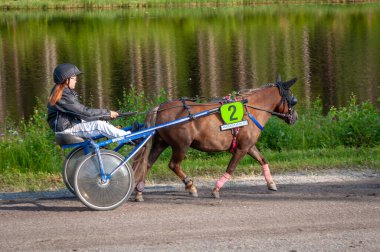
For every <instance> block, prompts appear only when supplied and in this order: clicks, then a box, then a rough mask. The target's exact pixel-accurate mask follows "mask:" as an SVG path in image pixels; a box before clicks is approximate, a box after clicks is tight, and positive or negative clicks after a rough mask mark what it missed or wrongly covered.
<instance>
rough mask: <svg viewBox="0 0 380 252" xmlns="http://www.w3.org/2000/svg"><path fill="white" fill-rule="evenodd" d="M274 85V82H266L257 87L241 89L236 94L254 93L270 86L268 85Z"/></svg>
mask: <svg viewBox="0 0 380 252" xmlns="http://www.w3.org/2000/svg"><path fill="white" fill-rule="evenodd" d="M275 85H276V84H274V83H268V84H266V85H264V86H262V87H259V88H251V89H242V90H240V91H238V94H239V95H242V96H244V95H250V94H252V93H256V92H258V91H260V90H263V89H267V88H270V87H274V86H275Z"/></svg>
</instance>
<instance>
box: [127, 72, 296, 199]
mask: <svg viewBox="0 0 380 252" xmlns="http://www.w3.org/2000/svg"><path fill="white" fill-rule="evenodd" d="M296 81H297V78H294V79H291V80H289V81H285V82H282V81H281V80H280V79H279V78H278V79H277V80H276V82H275V83H269V84H267V85H265V86H263V87H261V88H257V89H248V90H241V91H239V92H238V95H237V98H239V100H241V101H244V103H243V106H244V114H243V119H244V120H246V121H247V122H249V123H248V125H246V126H243V127H238V130H236V128H235V129H232V130H223V131H222V130H221V128H220V127H221V125H223V119H222V117H221V114H220V113H214V114H211V115H208V116H207V117H204V118H197V119H194V120H190V121H188V122H186V123H183V124H178V125H175V126H170V127H164V128H161V129H158V130H157V131H156V134H155V135H154V136H153V139H152V140H151V142H149V143H148V144H147V145H146V146H144V148H143V150H142V151H140V152H139V153H138V154H137V156H136V158H135V159H134V162H133V164H132V167H133V170H134V171H135V181H136V187H135V200H136V201H144V198H143V195H142V192H143V190H144V186H145V182H144V181H145V177H146V174H147V173H148V172H149V170H150V169H151V168H152V166H153V164H154V163H155V161H156V160H157V158H158V157H159V156H160V154H161V153H162V152H163V151H164V150H165V149H166V148H168V147H169V146H170V147H171V149H172V156H171V159H170V162H169V168H170V169H171V170H172V171H173V172H174V173H175V174H176V175H177V176H178V177H179V178H180V179H181V180H182V181H183V183H184V184H185V188H186V190H187V191H188V192H189V194H190V195H192V196H194V197H197V196H198V193H197V188H196V186H195V183H194V182H193V180H192V179H191V178H190V177H188V176H187V175H186V174H185V173H184V172H183V171H182V169H181V162H182V160H183V159H184V158H185V155H186V153H187V151H188V150H189V148H194V149H197V150H200V151H203V152H220V151H229V150H230V152H231V153H232V157H231V159H230V162H229V164H228V166H227V169H226V171H225V173H224V174H223V175H222V176H221V177H220V178H219V179H218V180H217V181H216V183H215V186H214V188H213V190H212V196H214V197H215V198H219V197H220V190H221V188H222V187H223V185H224V184H225V182H227V181H228V179H229V178H230V177H231V175H232V174H233V172H234V170H235V168H236V166H237V165H238V163H239V161H240V160H241V159H242V158H243V157H244V156H245V155H246V154H248V155H249V156H251V157H252V158H254V159H255V160H257V161H258V162H259V163H260V165H261V167H262V171H263V174H264V178H265V181H266V183H267V187H268V189H269V190H273V191H276V190H277V186H276V184H275V182H274V181H273V179H272V176H271V173H270V169H269V165H268V162H267V160H266V159H265V158H264V156H263V155H262V154H261V153H260V151H259V150H258V148H257V147H256V143H257V141H258V139H259V137H260V134H261V132H262V130H263V128H264V126H265V124H266V123H267V122H268V120H269V118H270V117H271V116H272V115H275V116H277V117H279V118H281V119H282V120H284V121H285V122H286V123H287V124H294V123H295V122H296V121H297V118H298V115H297V112H296V111H295V110H294V106H295V105H296V103H297V98H296V97H295V96H294V95H293V94H292V92H291V90H290V87H291V86H292V85H293V84H294V83H295V82H296ZM220 106H221V101H219V102H208V103H197V102H194V101H190V100H184V99H182V100H176V101H170V102H166V103H163V104H161V105H160V106H158V107H156V108H154V109H153V110H151V111H150V113H149V114H148V116H147V117H146V119H145V126H146V127H150V126H153V125H155V124H162V123H166V122H170V121H173V120H176V119H178V118H183V117H186V116H190V117H191V115H192V114H194V113H198V112H201V111H204V110H206V109H215V108H217V107H220Z"/></svg>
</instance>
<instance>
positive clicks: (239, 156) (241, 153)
mask: <svg viewBox="0 0 380 252" xmlns="http://www.w3.org/2000/svg"><path fill="white" fill-rule="evenodd" d="M245 154H247V152H246V151H243V150H236V151H235V153H234V154H233V156H232V158H231V160H230V163H229V164H228V167H227V170H226V172H225V173H224V174H223V176H221V177H220V178H219V180H217V181H216V183H215V187H214V189H213V190H212V193H211V195H212V196H214V197H215V198H217V199H219V198H220V193H219V191H220V189H221V188H222V187H223V185H224V184H225V183H226V182H227V181H228V180H229V179H230V177H231V174H232V173H233V172H234V170H235V168H236V166H237V164H238V163H239V162H240V160H241V159H242V158H243V157H244V156H245Z"/></svg>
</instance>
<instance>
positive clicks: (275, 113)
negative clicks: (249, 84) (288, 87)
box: [245, 105, 289, 118]
mask: <svg viewBox="0 0 380 252" xmlns="http://www.w3.org/2000/svg"><path fill="white" fill-rule="evenodd" d="M245 106H247V107H249V108H253V109H256V110H260V111H264V112H267V113H269V114H271V115H275V116H278V117H284V118H286V117H289V115H288V114H284V113H277V112H274V111H272V110H267V109H263V108H259V107H256V106H252V105H245Z"/></svg>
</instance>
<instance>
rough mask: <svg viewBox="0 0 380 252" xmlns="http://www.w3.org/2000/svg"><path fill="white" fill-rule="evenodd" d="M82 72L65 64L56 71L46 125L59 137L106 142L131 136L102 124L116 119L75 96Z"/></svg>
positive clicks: (109, 112)
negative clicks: (100, 138) (67, 135)
mask: <svg viewBox="0 0 380 252" xmlns="http://www.w3.org/2000/svg"><path fill="white" fill-rule="evenodd" d="M79 74H82V72H81V71H80V70H79V69H78V68H77V67H76V66H75V65H73V64H70V63H63V64H60V65H58V66H57V67H56V68H55V69H54V73H53V78H54V83H55V85H54V87H53V89H52V90H51V93H50V96H49V102H48V104H47V108H48V117H47V121H48V123H49V126H50V128H51V129H52V130H53V131H54V132H55V133H56V134H59V133H63V134H71V135H75V136H79V137H82V138H92V137H95V136H98V135H100V134H101V135H104V136H105V137H107V138H115V137H121V136H124V135H127V134H130V133H131V132H130V131H124V130H121V129H118V128H116V127H115V126H113V125H112V124H110V123H108V122H106V121H104V120H102V119H109V118H112V119H113V118H116V117H117V116H118V115H119V114H118V113H117V112H115V111H112V110H107V109H100V108H89V107H86V106H85V105H83V104H81V103H80V102H79V100H78V94H77V93H76V92H75V85H76V83H77V76H78V75H79Z"/></svg>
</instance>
